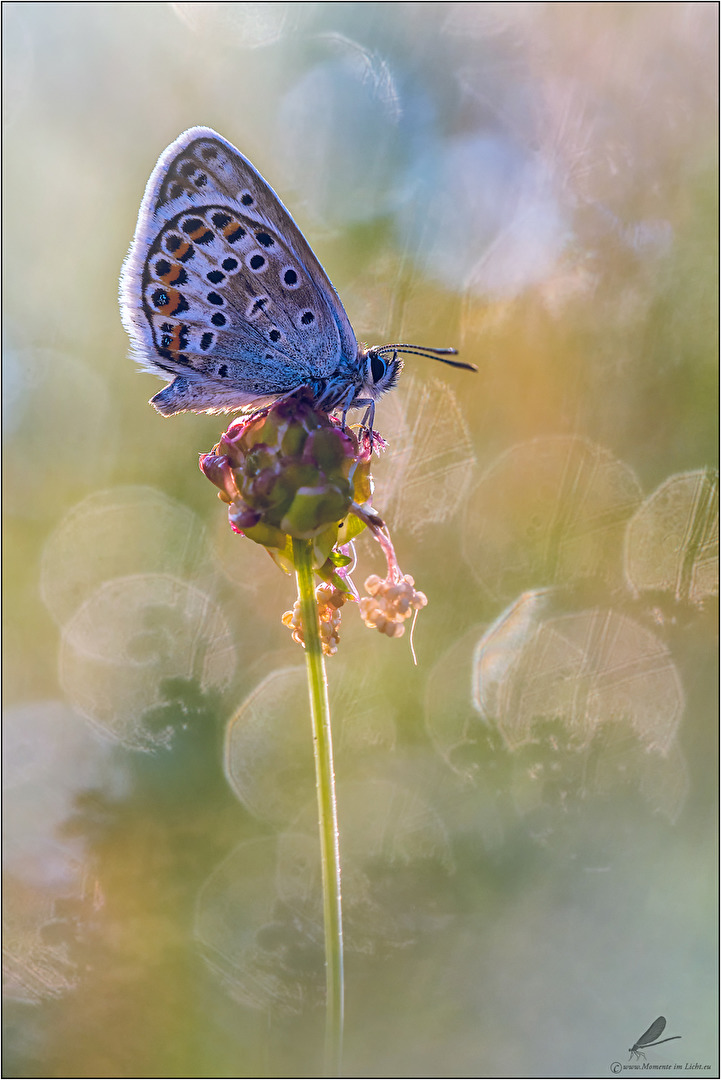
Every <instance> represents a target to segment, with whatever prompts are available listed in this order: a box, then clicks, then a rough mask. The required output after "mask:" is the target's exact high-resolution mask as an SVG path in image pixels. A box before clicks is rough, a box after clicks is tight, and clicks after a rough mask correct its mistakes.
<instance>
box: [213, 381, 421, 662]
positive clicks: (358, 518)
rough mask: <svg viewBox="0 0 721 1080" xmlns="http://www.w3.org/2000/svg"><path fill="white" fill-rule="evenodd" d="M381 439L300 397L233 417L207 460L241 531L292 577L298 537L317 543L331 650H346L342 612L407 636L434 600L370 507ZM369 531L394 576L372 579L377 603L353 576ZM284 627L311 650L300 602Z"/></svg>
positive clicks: (325, 635)
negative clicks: (359, 543) (355, 545)
mask: <svg viewBox="0 0 721 1080" xmlns="http://www.w3.org/2000/svg"><path fill="white" fill-rule="evenodd" d="M384 448H385V442H384V441H383V439H382V438H381V436H380V435H378V433H377V432H373V433H372V434H371V433H370V432H368V431H366V430H365V429H360V433H359V434H358V435H357V434H356V433H355V432H354V431H352V430H349V429H347V428H344V427H343V426H342V425H341V423H340V422H339V421H338V420H336V419H335V418H333V417H331V416H329V415H328V414H327V413H324V412H320V411H318V410H317V409H316V408H315V407H314V405H313V397H312V394H311V393H310V392H309V391H305V390H301V391H299V392H297V393H295V394H293V395H291V396H289V397H286V398H282V399H281V400H279V401H277V402H276V403H275V404H273V405H272V406H270V407H269V408H267V409H264V410H262V411H260V412H257V413H254V414H253V415H252V416H249V417H248V416H246V417H239V418H237V419H236V420H234V421H233V422H232V423H231V424H230V426H229V428H228V430H227V431H226V432H225V434H224V435H223V436H222V437H221V439H220V442H219V443H218V444H217V445H216V446H215V447H213V450H212V451H211V452H210V453H209V454H203V455H201V458H200V468H201V470H202V472H203V473H204V474H205V475H206V476H207V477H208V479H209V480H211V481H212V482H213V483H214V484H215V485H216V487H218V488H219V489H220V492H219V497H220V498H221V499H222V500H223V502H225V503H227V504H228V519H229V521H230V525H231V527H232V528H233V530H234V531H235V532H236V533H239V534H240V535H243V536H247V537H248V538H249V539H250V540H253V541H254V542H255V543H257V544H262V545H263V546H264V547H265V548H266V549H267V550H268V551H269V553H270V554H271V555H272V557H273V558H274V559H275V561H276V562H277V563H278V564H279V565H280V566H281V567H282V568H283V569H284V570H286V571H288V572H290V571H291V570H292V569H293V566H294V562H293V539H296V540H309V541H312V544H313V565H314V568H315V572H316V574H317V575H318V577H320V579H321V584H320V585H319V586H318V587H317V589H316V602H317V604H318V614H319V620H320V626H321V637H322V641H323V651H324V652H326V653H327V654H328V655H332V654H333V653H335V652H336V651H337V648H338V638H339V632H340V609H341V607H342V606H343V604H344V603H345V602H346V601H347V600H352V601H354V602H359V604H360V611H361V616H362V618H363V620H364V622H365V624H366V626H370V627H375V628H376V629H378V630H380V631H381V632H382V633H385V634H387V635H388V636H389V637H400V636H401V634H402V633H403V631H404V626H403V622H404V620H405V619H407V618H408V617H409V616H410V615H411V614H413V613H414V612H416V611H418V610H419V609H420V608H421V607H423V606H424V605H425V604H426V603H427V600H426V597H425V596H424V594H423V593H422V592H417V591H416V590H415V588H414V583H413V578H412V577H410V576H409V575H405V576H404V575H403V574H402V572H401V570H400V567H399V566H398V563H397V560H396V557H395V552H394V551H393V545H392V543H391V539H390V536H389V534H388V530H387V529H386V527H385V525H384V523H383V521H382V519H381V518H380V517H379V516H378V514H377V513H376V512H375V510H373V508H372V506H371V502H370V499H371V494H372V491H373V482H372V479H371V475H370V462H371V457H372V452H373V450H374V449H384ZM365 528H368V529H369V530H370V532H371V533H372V535H373V536H374V537H375V538H376V540H378V542H379V543H380V545H381V547H382V549H383V551H384V553H385V555H386V559H387V562H388V576H387V577H386V578H385V579H381V578H379V577H378V576H377V575H372V576H371V577H370V578H368V580H367V581H366V588H367V590H368V592H369V593H370V596H367V597H364V598H363V599H360V600H359V598H358V593H357V591H356V589H355V586H354V585H353V582H352V580H351V578H350V573H349V567H350V566H351V564H352V563H353V559H352V557H351V555H350V554H349V545H350V544H351V542H352V541H353V539H354V538H355V537H356V536H358V535H359V533H361V532H362V531H363V529H365ZM283 622H284V624H285V625H286V626H288V628H289V629H291V630H292V632H293V638H294V640H295V641H298V642H299V643H301V644H303V641H304V637H303V627H302V624H301V617H300V607H299V605H298V604H296V605H295V608H294V609H293V610H292V611H287V612H285V614H284V615H283Z"/></svg>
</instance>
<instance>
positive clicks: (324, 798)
mask: <svg viewBox="0 0 721 1080" xmlns="http://www.w3.org/2000/svg"><path fill="white" fill-rule="evenodd" d="M312 560H313V544H312V541H310V540H296V539H294V540H293V561H294V563H295V572H296V579H297V582H298V598H299V600H300V614H301V620H302V623H303V637H304V641H305V660H306V670H307V672H308V693H309V696H310V713H311V722H312V725H313V753H314V756H315V783H316V792H317V795H318V826H319V829H320V857H321V873H322V881H323V923H324V928H325V979H326V1029H325V1070H326V1076H340V1075H341V1054H342V1043H343V922H342V913H341V893H340V848H339V845H338V814H337V810H336V801H335V776H334V774H333V744H332V740H331V729H330V708H329V706H328V681H327V678H326V673H325V662H324V659H323V649H322V646H321V639H320V624H319V621H318V605H317V604H316V600H315V590H314V587H313V562H312Z"/></svg>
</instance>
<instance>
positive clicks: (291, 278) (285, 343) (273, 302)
mask: <svg viewBox="0 0 721 1080" xmlns="http://www.w3.org/2000/svg"><path fill="white" fill-rule="evenodd" d="M122 302H123V314H124V320H125V324H126V328H127V329H128V331H129V333H130V334H131V337H132V338H133V339H134V342H135V346H136V356H137V359H138V360H139V361H140V362H141V364H143V366H145V367H147V368H149V369H150V370H154V371H156V372H157V371H160V372H168V373H171V374H174V375H179V376H181V379H180V380H176V383H177V386H176V391H175V394H174V395H173V403H172V405H169V404H167V402H165V401H164V405H165V407H164V408H163V409H162V411H179V410H180V409H182V408H191V409H194V410H195V411H215V410H218V409H232V408H238V407H241V406H243V405H246V404H250V403H253V402H256V401H260V400H261V399H267V398H268V397H272V395H274V394H277V393H282V392H284V391H287V390H291V389H293V388H294V387H296V386H298V385H300V384H302V383H303V382H304V381H305V380H306V379H307V378H310V377H317V378H323V377H326V376H328V375H331V374H332V373H334V372H337V371H338V370H342V369H344V368H348V369H349V370H352V368H353V366H354V365H355V362H356V353H357V344H356V340H355V336H354V334H353V330H352V329H351V326H350V323H349V321H348V318H347V316H346V314H345V311H344V309H343V307H342V305H341V303H340V300H339V299H338V297H337V295H336V293H335V291H334V289H333V287H332V285H331V284H330V282H329V281H328V278H327V276H326V275H325V273H324V271H323V269H322V267H321V266H320V264H319V262H318V260H317V259H316V258H315V256H314V255H313V252H312V251H311V249H310V247H309V246H308V244H307V243H306V241H305V240H304V238H303V236H302V234H301V233H300V230H299V229H298V227H297V226H296V225H295V223H294V222H293V219H292V218H291V217H290V215H289V214H288V212H287V211H286V210H285V208H284V207H283V205H282V203H281V202H280V200H279V199H278V198H277V196H276V195H275V193H274V192H273V191H272V189H271V188H269V187H268V185H267V184H266V183H265V181H264V180H263V178H262V177H261V176H260V174H259V173H257V172H256V170H255V169H254V168H253V166H252V165H251V164H250V162H248V161H247V160H246V159H245V158H244V157H243V156H242V155H241V154H240V153H238V151H237V150H235V148H234V147H232V146H231V144H230V143H227V142H226V141H225V140H224V139H221V138H220V136H218V135H216V134H215V133H214V132H212V131H210V129H206V128H194V129H192V130H190V131H187V132H185V133H184V134H183V135H181V136H180V137H179V138H178V139H177V140H176V141H175V143H173V144H172V146H170V147H168V149H167V150H166V151H165V153H164V154H163V155H162V157H161V158H160V160H159V162H158V164H157V165H156V167H155V170H154V171H153V174H152V175H151V177H150V180H149V182H148V186H147V189H146V192H145V196H144V198H143V203H142V205H141V209H140V214H139V218H138V226H137V229H136V234H135V238H134V240H133V244H132V247H131V250H130V253H129V256H128V259H127V261H126V264H125V267H124V270H123V279H122ZM165 393H166V392H165V391H164V392H163V394H165ZM162 396H163V395H161V399H162ZM204 402H205V404H204ZM158 407H160V405H158Z"/></svg>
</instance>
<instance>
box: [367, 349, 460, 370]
mask: <svg viewBox="0 0 721 1080" xmlns="http://www.w3.org/2000/svg"><path fill="white" fill-rule="evenodd" d="M375 351H376V352H377V353H378V354H379V355H380V356H382V355H383V353H385V352H390V353H402V354H404V355H406V356H425V357H426V359H428V360H440V362H441V363H442V364H449V365H450V366H451V367H455V368H463V369H464V371H478V368H477V367H476V365H475V364H466V363H464V362H463V361H462V360H448V359H447V357H449V356H458V349H431V348H426V346H420V345H381V347H380V348H379V349H376V350H375Z"/></svg>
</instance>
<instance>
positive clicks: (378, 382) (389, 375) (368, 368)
mask: <svg viewBox="0 0 721 1080" xmlns="http://www.w3.org/2000/svg"><path fill="white" fill-rule="evenodd" d="M358 360H359V362H360V364H361V370H362V374H363V385H362V386H361V389H360V391H359V394H358V396H359V397H361V398H370V399H371V400H372V401H376V400H377V399H378V398H379V397H380V396H381V394H385V392H386V390H392V389H393V387H394V386H395V385H396V383H397V382H398V376H399V375H400V373H401V368H402V367H403V361H402V360H399V359H398V353H397V352H396V351H395V349H394V348H393V346H392V345H380V346H378V347H374V348H370V349H369V348H365V347H364V346H361V347H360V349H359V353H358Z"/></svg>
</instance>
